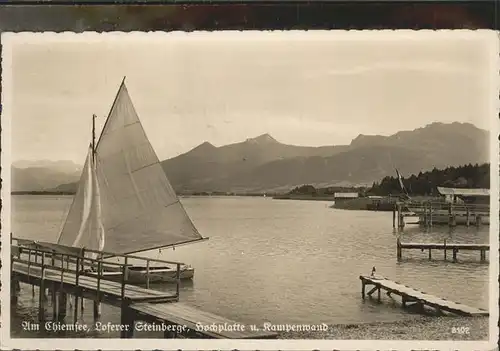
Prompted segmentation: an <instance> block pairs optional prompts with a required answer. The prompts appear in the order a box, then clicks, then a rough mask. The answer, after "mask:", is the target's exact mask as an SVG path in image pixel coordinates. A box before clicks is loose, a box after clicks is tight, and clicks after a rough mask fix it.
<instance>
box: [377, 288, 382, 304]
mask: <svg viewBox="0 0 500 351" xmlns="http://www.w3.org/2000/svg"><path fill="white" fill-rule="evenodd" d="M380 290H382V288H381V287H380V285H379V286H378V290H377V300H378V302H380Z"/></svg>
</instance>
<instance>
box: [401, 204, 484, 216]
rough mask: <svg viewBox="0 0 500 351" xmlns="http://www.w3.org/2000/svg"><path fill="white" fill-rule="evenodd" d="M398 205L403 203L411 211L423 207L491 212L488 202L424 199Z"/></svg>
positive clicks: (424, 208)
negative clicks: (473, 202) (463, 202)
mask: <svg viewBox="0 0 500 351" xmlns="http://www.w3.org/2000/svg"><path fill="white" fill-rule="evenodd" d="M397 204H398V205H401V206H402V207H403V208H406V209H408V210H410V211H411V209H412V208H413V209H421V210H428V211H434V210H436V211H442V210H448V211H453V212H456V211H460V212H470V213H481V214H489V212H490V205H488V204H456V203H447V202H437V201H436V202H433V201H422V202H416V201H411V202H399V203H397Z"/></svg>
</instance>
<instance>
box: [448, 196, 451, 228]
mask: <svg viewBox="0 0 500 351" xmlns="http://www.w3.org/2000/svg"><path fill="white" fill-rule="evenodd" d="M451 216H452V211H451V202H450V203H449V204H448V225H449V226H450V227H451V226H452V219H451Z"/></svg>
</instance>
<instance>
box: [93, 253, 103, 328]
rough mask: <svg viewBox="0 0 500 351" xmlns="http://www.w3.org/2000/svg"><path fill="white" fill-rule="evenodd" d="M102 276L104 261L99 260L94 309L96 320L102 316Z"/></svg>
mask: <svg viewBox="0 0 500 351" xmlns="http://www.w3.org/2000/svg"><path fill="white" fill-rule="evenodd" d="M101 276H102V262H101V261H98V262H97V300H96V301H94V309H93V314H94V321H96V320H97V319H99V317H100V316H101V311H100V309H101V302H100V301H101Z"/></svg>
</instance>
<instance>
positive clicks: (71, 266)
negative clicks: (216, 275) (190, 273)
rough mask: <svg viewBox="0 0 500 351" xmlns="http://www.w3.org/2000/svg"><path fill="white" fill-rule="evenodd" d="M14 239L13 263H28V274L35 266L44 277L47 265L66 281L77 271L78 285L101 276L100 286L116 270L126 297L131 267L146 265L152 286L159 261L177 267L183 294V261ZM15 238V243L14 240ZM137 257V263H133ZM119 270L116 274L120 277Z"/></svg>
mask: <svg viewBox="0 0 500 351" xmlns="http://www.w3.org/2000/svg"><path fill="white" fill-rule="evenodd" d="M11 241H12V243H11V265H12V266H13V265H14V263H16V262H17V263H21V264H24V265H26V266H27V267H26V269H27V274H28V275H29V274H30V273H31V270H33V269H34V267H35V269H38V270H39V272H40V274H41V278H42V279H43V277H44V274H45V272H46V270H47V269H50V270H51V271H57V272H58V274H60V276H61V283H62V282H63V278H64V273H72V274H74V275H75V279H76V285H77V286H78V281H79V279H80V278H81V277H90V278H94V279H97V289H98V290H99V287H100V285H101V281H103V280H114V281H116V278H115V279H111V278H110V275H107V274H106V273H116V274H119V275H120V278H121V279H120V280H121V281H120V283H121V295H122V298H124V297H125V291H126V286H127V284H131V283H130V282H129V274H130V267H132V266H133V265H140V266H145V267H146V269H145V270H146V272H145V278H146V279H145V280H146V281H145V284H146V288H149V285H150V277H151V275H152V274H154V273H152V272H151V263H159V264H161V265H162V266H164V267H165V266H167V267H168V266H171V267H172V270H173V268H174V267H175V272H176V274H175V277H176V278H175V283H176V298H177V299H178V298H179V291H180V273H181V266H183V265H184V264H183V263H181V262H175V261H167V260H160V259H154V258H146V257H141V256H136V255H128V254H118V253H113V252H107V251H98V250H92V249H85V248H75V247H69V246H64V245H58V244H53V243H45V242H37V241H31V240H24V239H17V238H12V240H11ZM14 242H15V244H14ZM109 257H114V258H118V259H123V260H122V261H123V262H112V261H107V260H106V258H109ZM131 260H134V261H135V262H136V263H134V264H131V263H130V261H131ZM116 274H115V277H116Z"/></svg>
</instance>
